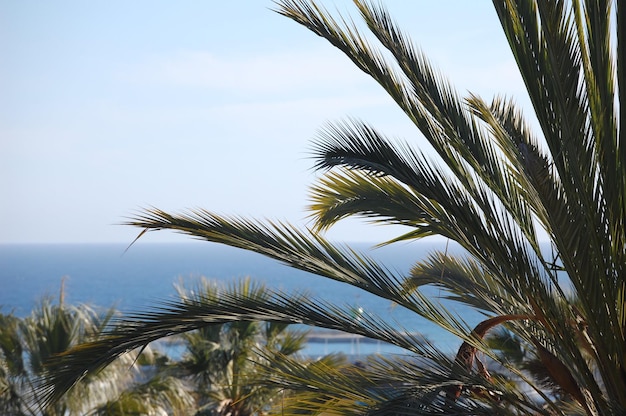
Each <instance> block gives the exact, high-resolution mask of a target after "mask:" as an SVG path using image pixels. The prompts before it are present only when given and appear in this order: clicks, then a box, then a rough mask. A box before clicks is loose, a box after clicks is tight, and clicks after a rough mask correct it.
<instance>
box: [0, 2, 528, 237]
mask: <svg viewBox="0 0 626 416" xmlns="http://www.w3.org/2000/svg"><path fill="white" fill-rule="evenodd" d="M320 3H321V4H323V5H325V7H326V8H327V9H328V10H329V11H331V12H333V13H335V14H337V13H341V14H343V15H346V16H353V18H354V20H357V19H358V14H357V12H356V10H355V8H354V6H353V5H352V4H351V2H350V1H348V0H336V1H330V0H325V1H320ZM384 4H385V5H386V7H387V9H388V10H389V11H390V13H391V15H392V16H393V17H394V18H395V20H396V21H397V23H398V24H399V26H400V27H401V28H403V29H404V30H405V32H406V33H407V34H408V35H410V37H411V38H412V40H413V41H414V43H415V44H417V45H419V46H420V47H421V48H422V50H423V51H424V52H425V53H426V55H427V56H428V57H429V59H430V60H431V62H432V63H433V64H434V65H435V66H436V67H438V68H439V69H440V70H441V72H442V73H443V74H445V75H446V77H447V78H448V79H449V80H450V81H451V82H452V83H453V84H454V85H455V86H456V88H457V90H458V91H459V93H460V95H462V96H465V95H467V93H468V91H471V92H473V93H477V94H479V95H481V96H482V97H483V98H485V99H487V100H490V99H491V98H492V97H493V96H494V95H495V94H503V95H507V96H512V97H515V98H516V100H517V102H518V103H519V104H520V105H521V106H522V107H523V108H529V105H528V104H527V99H526V95H525V93H524V87H523V83H522V81H521V79H520V77H519V75H518V73H517V70H516V68H515V62H514V60H513V57H512V55H511V53H510V51H509V49H508V46H507V44H506V41H505V39H504V35H503V34H502V31H501V28H500V25H499V22H498V19H497V16H496V14H495V12H494V10H493V8H492V5H491V2H490V1H487V0H475V1H465V0H440V1H436V2H435V1H430V0H413V1H404V0H387V1H385V2H384ZM274 7H275V6H274V3H273V2H272V1H268V0H233V1H206V0H197V1H196V0H187V1H184V2H172V1H163V0H161V1H160V0H135V1H131V2H129V1H119V0H107V1H101V0H96V1H90V2H85V1H78V0H77V1H68V0H57V1H54V2H48V1H29V2H26V1H13V0H0V243H5V244H13V243H83V242H84V243H103V242H107V243H130V242H131V241H132V240H133V239H134V237H135V236H136V235H137V233H138V232H139V230H137V229H135V228H132V227H128V226H123V225H120V223H122V222H124V221H125V220H126V219H127V218H128V217H129V216H132V215H134V214H136V213H137V212H138V210H140V209H142V208H145V207H151V206H154V207H158V208H160V209H164V210H166V211H172V212H181V211H185V210H188V209H196V208H204V209H207V210H209V211H213V212H216V213H219V214H224V215H237V216H244V217H248V218H258V219H270V220H282V221H288V222H291V223H292V224H295V225H297V226H299V227H306V226H307V225H310V219H308V217H307V212H306V206H307V204H308V192H309V186H310V185H312V184H313V183H314V181H315V178H316V177H317V176H318V175H319V174H318V173H316V172H314V171H313V170H312V166H313V161H312V160H311V158H310V149H311V143H312V140H314V138H315V137H316V134H318V132H319V130H320V128H323V127H324V126H325V125H326V124H327V123H329V122H337V121H341V120H345V119H346V118H348V117H352V118H358V119H363V120H365V121H367V122H368V123H370V124H371V125H373V126H374V127H376V128H377V129H379V130H380V131H383V132H385V134H386V135H387V136H389V137H397V138H400V139H402V140H406V141H408V142H410V143H413V144H414V145H415V146H417V147H419V148H420V149H424V150H425V151H428V146H427V145H426V144H425V142H424V140H423V138H422V137H421V136H420V134H419V132H418V131H417V129H416V128H415V127H414V126H412V125H411V124H410V122H409V121H408V119H407V118H406V117H405V116H404V115H403V114H402V113H401V112H400V110H399V109H398V108H397V107H396V106H395V105H394V104H393V102H392V101H391V99H389V98H388V97H387V96H386V95H385V93H384V92H383V91H382V89H381V88H380V87H379V86H378V85H377V84H376V83H375V82H374V81H373V80H371V79H369V78H368V77H367V76H365V75H364V74H363V73H361V72H360V71H359V70H358V69H356V68H355V67H354V66H353V64H351V63H350V61H349V60H348V59H347V58H346V57H345V56H343V55H342V54H341V53H340V52H338V51H337V50H335V49H334V48H333V47H332V46H331V45H330V44H329V43H327V42H326V41H325V40H323V39H321V38H319V37H317V36H316V35H314V34H313V33H311V32H309V31H308V30H307V29H305V28H304V27H302V26H299V25H298V24H296V23H295V22H292V21H290V20H289V19H287V18H285V17H282V16H280V15H278V14H277V13H275V12H273V11H272V10H271V9H272V8H274ZM526 111H527V112H529V111H528V110H526ZM398 232H399V230H398V229H396V228H393V227H381V226H372V225H370V224H366V223H364V222H362V221H357V220H355V221H352V220H349V221H346V222H344V223H340V224H338V225H337V226H335V227H334V228H333V229H331V230H330V231H329V233H328V235H329V237H330V238H333V239H336V240H342V241H355V240H361V241H382V240H383V239H386V238H391V237H393V236H394V235H397V233H398ZM144 240H145V241H151V242H179V241H188V240H189V238H188V237H184V236H180V235H176V234H173V233H169V232H159V233H151V234H150V235H149V236H146V237H144Z"/></svg>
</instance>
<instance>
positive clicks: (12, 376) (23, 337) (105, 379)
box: [0, 292, 193, 416]
mask: <svg viewBox="0 0 626 416" xmlns="http://www.w3.org/2000/svg"><path fill="white" fill-rule="evenodd" d="M62 297H63V292H61V300H60V302H59V304H58V305H57V304H54V303H53V302H52V300H51V299H49V298H45V299H43V300H42V301H41V302H40V304H39V305H38V306H37V307H36V308H35V309H34V310H33V311H32V313H31V315H30V316H28V317H26V318H23V319H22V318H18V317H15V316H13V315H11V314H9V315H4V314H0V413H2V414H6V415H42V414H43V415H47V416H55V415H66V414H71V415H84V414H103V415H104V414H106V415H122V414H158V413H167V412H170V413H172V412H174V413H175V412H177V411H179V410H180V409H184V408H187V407H189V406H190V404H191V403H193V400H192V398H191V395H190V394H189V393H188V392H187V390H186V389H185V388H184V386H183V385H182V383H180V382H179V381H178V380H175V379H173V378H170V379H159V380H158V379H157V378H151V379H147V380H146V382H145V383H138V382H137V380H138V379H146V378H147V377H146V376H145V374H144V373H145V371H146V368H147V366H148V365H150V364H151V363H150V362H149V361H145V360H144V364H145V365H144V366H139V365H134V357H133V356H132V355H129V354H127V355H125V356H123V357H120V358H119V359H118V360H115V361H114V362H113V363H112V364H111V365H110V366H108V367H107V368H106V369H104V370H103V371H101V372H99V373H98V374H92V375H89V376H87V377H85V378H84V379H83V380H82V381H81V383H79V384H77V386H76V388H74V389H72V391H71V392H70V393H69V394H66V395H65V396H63V398H62V399H61V400H59V401H57V402H56V403H54V405H53V406H48V407H46V408H45V409H44V407H43V403H42V402H41V400H40V398H39V397H38V396H37V395H36V385H37V382H38V379H39V377H41V376H42V375H43V374H45V372H46V364H45V362H46V361H47V360H48V359H49V358H50V357H52V356H54V355H56V354H62V353H64V352H65V351H67V350H69V349H70V348H72V347H75V346H76V345H78V344H81V343H85V342H94V341H97V339H98V337H99V335H100V334H101V333H102V331H103V330H104V328H105V327H106V326H107V325H108V324H109V323H110V321H111V319H112V317H113V316H114V314H115V311H114V310H113V309H109V310H107V311H105V312H104V313H98V312H96V311H95V310H94V309H92V308H90V307H88V306H86V305H78V306H73V305H66V304H65V303H64V302H63V299H62ZM157 381H159V383H157ZM133 412H134V413H133Z"/></svg>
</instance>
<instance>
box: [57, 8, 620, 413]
mask: <svg viewBox="0 0 626 416" xmlns="http://www.w3.org/2000/svg"><path fill="white" fill-rule="evenodd" d="M355 4H356V7H357V9H358V11H359V12H360V16H361V18H362V19H363V21H364V22H365V24H366V26H367V29H368V30H369V31H370V32H371V35H373V38H374V39H368V38H367V37H366V35H365V34H364V33H363V31H362V30H361V29H359V28H358V27H356V26H355V25H353V24H352V23H351V20H350V19H346V18H335V17H333V16H332V15H331V14H330V13H329V12H328V11H326V10H325V9H323V8H322V7H320V6H318V5H316V4H315V3H314V2H309V1H305V0H282V1H279V2H278V6H277V11H278V13H280V14H282V15H284V16H286V17H288V18H290V19H292V20H294V21H296V22H297V23H299V24H301V25H303V26H304V27H306V28H308V29H309V30H311V31H312V32H313V33H315V34H317V35H319V36H321V37H322V38H324V39H326V40H328V41H329V42H330V43H331V44H332V45H333V46H334V47H336V48H338V49H339V50H340V51H342V52H343V53H344V54H345V55H346V56H347V57H348V58H349V59H350V60H351V61H352V62H353V63H354V64H355V65H356V66H357V67H358V68H359V69H361V70H362V71H363V72H365V73H366V74H368V75H370V76H371V77H372V78H373V79H374V80H375V81H376V82H377V83H378V84H380V86H381V87H382V88H383V89H384V90H385V91H386V92H387V93H389V95H390V96H391V97H392V98H393V100H394V101H395V102H396V104H397V105H398V106H399V107H400V108H401V109H402V110H403V111H404V113H405V114H406V116H407V117H408V118H409V119H410V120H411V121H412V122H413V123H414V125H415V126H416V127H417V129H418V130H419V131H420V133H421V135H423V136H424V137H425V138H426V139H427V140H428V141H429V142H430V144H431V145H432V147H433V148H434V149H435V151H436V153H437V160H435V159H433V158H432V157H430V156H428V155H425V154H423V153H422V152H420V151H419V150H418V149H415V148H414V147H412V146H411V144H410V143H405V142H399V141H393V140H390V139H388V138H386V137H385V136H384V135H383V134H382V133H380V132H379V131H377V130H376V129H375V128H374V127H373V126H370V125H368V124H367V123H365V122H363V121H360V120H353V119H350V120H347V121H344V122H340V123H335V124H330V125H328V126H327V127H326V128H325V130H324V131H323V132H322V133H321V135H320V137H318V139H317V141H316V143H315V146H314V157H315V166H316V167H317V168H318V169H320V170H322V171H323V172H324V174H323V176H321V177H320V178H319V180H318V182H317V183H316V184H315V185H314V186H313V187H312V191H311V195H312V196H311V198H312V203H311V205H310V209H311V215H312V216H313V218H314V220H315V227H314V228H313V229H312V230H299V229H297V228H295V227H293V226H291V225H290V224H288V223H282V222H267V221H265V222H263V221H253V220H247V219H242V218H238V217H224V216H220V215H217V214H215V213H211V212H209V211H205V210H195V211H191V212H185V213H182V214H170V213H167V212H164V211H161V210H158V209H148V210H145V211H143V212H142V213H140V214H138V215H137V216H136V217H135V218H133V219H132V220H131V221H130V224H131V225H134V226H137V227H139V228H141V229H143V230H144V231H142V233H141V234H140V236H141V235H143V234H144V233H145V232H146V231H150V230H163V229H168V230H175V231H178V232H181V233H184V234H188V235H190V236H193V237H195V238H201V239H205V240H207V241H211V242H217V243H222V244H227V245H230V246H233V247H239V248H242V249H246V250H251V251H256V252H259V253H262V254H264V255H266V256H269V257H271V258H274V259H276V260H278V261H281V262H284V263H286V264H288V265H290V266H292V267H295V268H298V269H302V270H306V271H309V272H312V273H315V274H318V275H321V276H325V277H327V278H330V279H334V280H338V281H340V282H344V283H346V284H350V285H353V286H355V287H358V288H360V289H363V290H366V291H368V292H370V293H372V294H374V295H376V296H380V297H382V298H385V299H389V300H391V301H393V302H395V303H397V304H399V305H401V306H404V307H406V308H407V309H409V310H410V311H413V312H414V313H415V315H416V318H420V319H424V320H427V321H431V322H434V323H436V324H438V325H440V326H441V327H442V328H444V329H446V330H447V331H450V332H451V333H452V334H454V335H456V336H458V337H459V340H460V341H459V342H460V343H461V345H460V347H459V351H458V354H457V356H456V357H448V356H446V355H445V354H443V353H442V352H441V351H439V350H438V349H437V348H435V346H433V345H431V344H429V343H427V342H424V341H423V340H421V339H418V338H417V337H415V336H412V335H411V334H409V333H407V332H405V331H403V330H402V329H401V328H398V327H397V325H390V324H388V323H385V322H384V321H383V320H381V319H379V318H377V317H375V316H371V315H367V316H364V317H363V319H361V320H359V321H357V322H355V321H354V320H352V319H351V314H350V311H349V310H347V309H346V308H342V307H338V306H336V305H329V304H327V303H326V302H324V301H323V300H320V299H315V298H313V297H310V296H301V295H299V294H285V293H282V292H269V293H267V294H265V295H264V296H262V297H252V296H246V295H244V294H239V293H232V294H225V295H223V296H222V297H221V298H219V299H206V300H205V301H203V302H202V304H201V305H195V304H194V305H188V304H184V303H178V304H169V305H167V306H166V307H160V308H156V309H154V310H151V311H148V312H145V313H143V314H139V315H136V316H131V317H128V318H126V320H125V321H124V322H125V325H124V326H121V327H118V328H116V329H115V330H114V331H111V332H109V334H108V335H107V336H106V337H104V338H102V339H101V340H99V341H98V342H95V343H92V344H89V345H87V346H82V347H81V348H80V349H76V350H75V351H73V352H71V353H70V354H68V355H66V356H64V357H63V358H64V359H63V361H62V362H57V365H58V371H56V372H55V373H53V374H50V375H49V376H48V377H47V378H46V384H45V386H46V389H47V390H45V394H46V395H47V397H48V399H49V400H50V401H54V400H57V399H58V398H59V397H61V395H62V394H63V393H64V392H66V391H67V390H68V389H69V388H70V387H71V386H72V385H73V384H74V383H75V382H76V381H77V380H79V379H80V378H81V377H82V375H83V374H91V373H93V372H96V371H98V370H101V369H102V368H104V367H106V365H107V364H109V363H110V362H111V361H112V360H114V359H115V358H116V357H118V356H120V355H123V354H124V353H125V352H126V351H129V350H132V349H134V348H136V347H138V346H141V345H145V344H147V343H149V342H150V341H152V340H154V339H158V338H160V337H162V336H164V335H166V334H170V333H182V332H186V331H189V330H193V329H197V328H201V327H205V326H208V325H212V324H221V323H224V322H235V321H257V320H271V321H276V322H285V323H304V324H308V325H313V326H318V327H323V328H332V329H339V330H342V331H346V332H350V333H354V334H361V335H364V336H367V337H370V338H373V339H377V340H380V341H383V342H389V343H391V344H394V345H397V346H400V347H402V348H405V349H406V350H407V351H408V352H410V353H412V354H413V356H411V357H407V358H403V357H395V358H390V357H386V358H385V357H378V358H372V359H371V360H370V362H368V363H367V365H366V366H365V367H364V368H358V367H355V368H350V369H349V370H345V369H332V368H316V367H315V366H310V365H309V366H307V365H304V364H301V363H298V362H295V361H293V362H292V361H288V360H287V361H284V362H283V363H282V364H281V365H280V366H276V367H275V368H274V369H273V372H272V373H271V376H268V377H267V378H266V383H269V384H273V385H276V386H281V387H284V388H288V389H291V390H293V391H295V392H297V393H299V395H297V397H299V401H298V402H297V403H298V404H296V405H295V406H296V407H298V406H299V409H296V410H294V412H304V413H306V412H309V413H314V414H321V413H323V412H329V413H332V414H344V413H345V414H381V415H382V414H385V415H387V414H431V413H435V414H441V413H442V412H444V413H448V414H509V413H511V414H523V413H534V414H578V413H580V414H589V415H595V414H624V413H626V395H625V394H624V392H625V391H626V279H625V276H626V248H625V247H626V227H625V225H626V224H625V221H626V130H624V129H620V121H621V120H625V119H626V117H624V116H625V115H626V107H625V106H624V105H623V103H626V73H625V72H624V65H625V64H626V58H625V57H624V53H626V52H625V51H626V37H625V36H626V31H624V30H623V28H624V27H625V26H624V24H623V19H624V17H625V16H626V3H624V2H619V1H616V2H615V4H613V2H611V1H604V0H596V1H580V0H571V1H569V2H565V1H550V2H547V1H538V0H516V1H513V0H494V6H495V9H496V11H497V14H498V16H499V19H500V22H501V24H502V27H503V30H504V34H505V36H506V38H507V39H508V41H509V45H510V47H511V50H512V52H513V55H514V56H515V59H516V61H517V64H518V68H519V70H520V73H521V75H522V77H523V79H524V81H525V85H526V87H527V90H528V94H529V96H530V99H531V102H532V105H533V109H534V112H535V115H536V117H537V120H538V124H539V127H540V132H539V134H538V135H535V134H534V133H533V132H531V130H530V128H529V127H528V124H527V123H526V121H525V119H524V117H523V115H522V113H521V111H520V110H519V109H518V108H516V106H515V105H514V103H513V102H512V101H511V100H509V99H506V98H502V97H496V98H494V99H493V100H492V101H491V102H490V103H489V102H486V101H484V100H483V99H482V98H481V97H478V96H476V95H472V94H470V95H469V96H467V97H465V98H464V99H462V98H460V97H459V95H458V94H457V93H456V91H455V90H454V89H453V87H452V86H451V85H450V84H449V83H448V82H447V81H446V80H445V79H444V78H442V77H441V76H440V75H439V73H438V72H436V71H435V70H434V69H433V68H432V66H431V64H430V63H429V62H428V60H427V59H426V57H425V56H424V55H423V54H422V53H421V52H420V51H419V50H418V49H416V47H414V46H413V44H412V42H411V41H410V40H409V38H408V37H407V36H406V35H405V34H404V33H403V32H402V31H401V30H400V29H399V28H398V27H397V26H396V25H395V24H394V22H393V20H392V19H391V17H390V16H389V15H388V13H387V12H386V10H385V9H384V8H383V7H382V6H380V5H374V4H370V3H368V2H366V1H365V0H355ZM613 6H615V9H614V8H613ZM375 43H377V44H378V45H379V46H380V47H382V50H383V51H384V53H383V51H381V50H379V49H378V48H377V47H376V46H374V45H375ZM616 43H617V47H616V46H615V44H616ZM351 216H357V217H363V218H366V219H369V220H370V221H372V222H375V223H382V224H401V225H404V226H407V227H409V231H408V232H406V233H405V234H403V235H400V236H398V237H397V238H395V239H393V240H392V241H387V242H385V244H390V243H393V242H396V241H407V240H415V239H420V238H424V237H428V236H431V235H439V236H443V237H445V238H447V239H450V240H452V241H455V242H456V243H458V244H459V245H460V246H461V247H463V248H464V249H465V251H466V253H467V254H466V256H464V257H458V256H456V257H455V256H452V255H450V254H448V253H447V252H440V253H434V254H433V255H432V256H431V257H430V258H429V259H426V260H424V261H422V262H421V263H418V265H417V266H416V268H415V270H414V271H413V273H412V275H411V276H401V275H398V274H397V273H394V272H393V271H392V269H390V268H388V267H386V266H384V265H382V264H378V263H376V262H374V261H373V260H371V258H369V257H368V256H366V255H364V254H362V253H358V252H356V251H355V250H352V249H350V248H349V247H347V246H344V245H339V244H334V243H331V242H329V241H327V240H326V239H325V238H324V237H323V234H322V231H324V230H325V229H327V228H329V227H331V226H332V225H333V224H335V223H336V222H338V221H339V220H341V219H344V218H347V217H351ZM542 235H546V236H547V239H548V240H549V243H550V246H551V249H552V250H551V251H552V252H553V253H554V255H550V254H549V253H545V252H544V251H542V247H541V245H540V236H542ZM433 284H435V285H438V286H439V287H440V288H441V289H442V292H443V293H444V296H445V297H447V298H449V300H451V301H453V302H460V303H461V304H464V305H467V306H470V307H472V308H475V309H476V310H478V311H480V312H482V313H484V314H485V320H484V321H483V322H481V323H479V324H478V325H477V326H476V327H474V328H470V327H469V326H468V325H467V324H466V323H465V322H464V321H463V320H462V319H461V318H460V317H459V316H457V315H455V314H453V313H451V312H450V311H448V310H447V309H446V308H445V307H444V305H442V302H440V301H439V300H438V299H433V298H429V297H427V296H426V295H425V294H424V291H423V289H424V287H425V286H430V285H433ZM574 300H575V301H574ZM499 325H503V326H505V327H506V328H507V330H508V331H510V333H512V334H514V336H515V337H517V338H518V339H520V340H522V341H523V343H524V345H525V347H526V348H529V349H530V350H531V351H532V355H533V356H534V357H536V358H537V359H538V360H539V361H540V362H541V363H542V365H543V366H544V367H545V370H546V371H545V374H547V377H549V379H550V381H551V383H552V384H553V385H555V386H558V387H559V389H560V391H561V392H563V393H562V394H561V395H559V396H558V397H555V396H554V395H552V394H551V393H552V391H553V390H552V389H551V388H550V389H546V388H544V383H543V380H537V379H535V378H533V374H532V373H531V372H528V371H526V370H525V369H524V368H523V367H518V366H516V365H515V361H514V360H508V359H505V358H502V356H501V355H499V354H498V353H497V352H498V351H497V350H494V349H491V348H489V345H488V344H487V343H486V342H485V341H484V339H483V338H484V337H485V335H486V334H487V333H488V331H489V330H491V329H492V328H493V327H495V326H499ZM479 353H480V354H482V355H484V356H485V357H488V358H490V359H492V360H494V361H495V362H497V363H499V364H500V365H501V366H502V367H503V368H505V369H507V370H508V371H510V372H511V373H512V374H514V375H515V376H516V377H517V378H518V379H519V380H520V382H519V383H510V382H508V380H506V379H503V378H501V377H498V376H496V375H493V376H491V375H490V374H489V372H488V369H487V368H486V367H485V366H484V365H483V362H482V361H481V360H476V358H477V356H478V355H477V354H479ZM91 357H96V358H91Z"/></svg>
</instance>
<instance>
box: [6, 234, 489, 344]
mask: <svg viewBox="0 0 626 416" xmlns="http://www.w3.org/2000/svg"><path fill="white" fill-rule="evenodd" d="M356 247H357V248H358V249H359V250H362V251H365V252H367V253H368V254H369V255H371V256H372V257H374V258H376V259H378V260H379V261H381V262H382V263H383V264H385V265H386V266H387V267H389V268H390V269H391V270H394V271H396V272H397V273H399V274H401V275H406V274H407V273H408V272H409V270H410V268H411V266H412V265H413V264H414V263H415V262H416V261H418V260H420V259H423V258H424V257H425V256H426V255H427V254H428V253H429V252H431V251H433V250H444V248H445V243H439V244H437V243H435V244H433V243H428V244H424V243H411V244H404V245H394V246H388V247H384V248H381V249H376V250H374V251H368V247H370V246H369V245H366V244H359V245H356ZM125 248H126V247H125V246H124V245H118V244H58V245H37V244H29V245H0V308H1V309H0V312H2V313H5V314H6V313H10V312H12V313H14V314H15V315H18V316H26V315H28V314H29V313H30V311H31V309H32V308H33V306H34V305H35V304H36V303H37V302H38V301H39V300H40V299H41V298H42V297H43V296H53V297H54V298H58V296H59V291H60V286H61V280H62V279H63V280H64V281H65V283H64V285H65V290H64V294H65V302H68V303H74V304H78V303H88V304H91V305H94V306H102V307H109V306H116V307H117V308H118V309H120V310H121V311H122V312H123V311H137V310H141V309H142V308H145V307H146V306H150V305H153V304H154V303H155V302H157V301H160V300H163V299H168V298H169V299H171V298H173V297H175V290H174V286H173V285H174V284H175V283H176V282H178V281H179V279H181V278H182V279H184V281H185V282H186V283H192V282H193V281H194V279H198V278H199V277H201V276H204V277H207V278H210V279H214V280H217V281H221V282H233V281H236V280H238V279H241V278H244V277H248V276H249V277H250V278H252V279H253V280H255V281H259V282H263V283H264V284H265V285H266V286H268V287H269V288H273V289H279V290H281V291H285V292H288V293H292V292H301V291H303V290H306V291H308V292H310V293H311V294H312V296H314V297H316V298H318V299H322V300H324V301H326V302H331V303H335V304H337V305H341V306H348V307H353V308H355V310H363V312H364V313H371V314H375V315H379V316H381V317H383V318H385V319H386V320H387V321H388V322H390V323H392V324H393V326H394V327H396V328H404V329H406V330H408V331H411V332H421V333H422V334H423V335H424V336H426V337H427V338H428V339H429V340H430V341H432V342H434V343H436V344H437V345H438V346H440V347H441V348H442V349H444V350H448V351H450V352H451V351H453V350H455V349H456V348H458V346H459V344H460V341H459V340H458V338H455V337H454V336H452V335H450V334H448V333H447V332H445V331H442V330H441V329H440V328H438V327H436V326H435V325H433V324H430V323H425V322H424V321H423V320H422V319H421V318H419V317H418V316H417V315H415V314H414V313H412V312H410V311H408V310H406V309H404V308H401V307H397V306H395V305H393V304H392V303H391V302H390V301H388V300H385V299H380V298H378V297H375V296H373V295H371V294H369V293H366V292H364V291H362V290H360V289H357V288H354V287H352V286H349V285H346V284H342V283H339V282H335V281H332V280H330V279H327V278H322V277H319V276H315V275H312V274H309V273H305V272H302V271H299V270H295V269H293V268H290V267H288V266H285V265H283V264H281V263H279V262H276V261H274V260H271V259H268V258H265V257H263V256H261V255H259V254H256V253H251V252H246V251H245V250H240V249H233V248H231V247H224V246H221V245H217V244H212V243H199V242H195V243H183V244H180V243H179V244H154V243H152V244H146V243H141V242H138V243H136V244H135V245H133V246H132V247H131V248H130V249H129V250H128V251H126V252H125ZM436 295H437V293H436V292H435V291H433V296H436ZM457 312H458V313H459V314H460V315H462V316H463V318H464V319H466V320H467V321H468V323H470V324H474V323H476V322H477V321H478V319H480V316H479V315H478V314H477V313H475V312H473V311H471V310H463V309H460V310H459V311H457ZM320 335H322V336H321V337H320V338H318V340H317V342H311V343H309V346H308V353H309V354H324V353H330V352H344V353H346V354H367V353H372V352H381V353H386V352H398V351H397V349H395V348H392V347H389V346H387V345H385V344H381V343H369V342H364V341H363V340H360V341H359V340H355V339H352V340H340V341H339V342H336V340H333V339H332V338H324V336H323V335H324V333H320Z"/></svg>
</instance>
